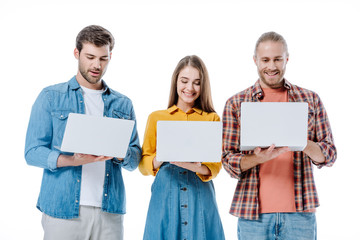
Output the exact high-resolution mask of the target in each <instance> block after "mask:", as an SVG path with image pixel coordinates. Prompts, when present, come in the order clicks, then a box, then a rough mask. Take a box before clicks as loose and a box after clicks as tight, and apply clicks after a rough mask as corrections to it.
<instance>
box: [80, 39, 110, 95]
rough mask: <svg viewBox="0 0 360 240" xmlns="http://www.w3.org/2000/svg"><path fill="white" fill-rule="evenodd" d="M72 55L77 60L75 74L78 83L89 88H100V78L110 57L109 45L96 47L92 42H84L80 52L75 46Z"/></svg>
mask: <svg viewBox="0 0 360 240" xmlns="http://www.w3.org/2000/svg"><path fill="white" fill-rule="evenodd" d="M74 55H75V57H76V59H78V60H79V70H78V73H77V75H76V79H77V80H78V82H79V84H80V85H82V86H84V87H87V88H90V89H102V82H101V81H100V80H101V78H102V76H103V75H104V74H105V72H106V69H107V66H108V64H109V61H110V59H111V52H110V49H109V45H104V46H101V47H97V46H95V45H94V44H92V43H84V44H83V48H82V50H81V52H79V50H78V49H76V48H75V50H74Z"/></svg>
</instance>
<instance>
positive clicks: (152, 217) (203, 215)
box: [139, 55, 225, 240]
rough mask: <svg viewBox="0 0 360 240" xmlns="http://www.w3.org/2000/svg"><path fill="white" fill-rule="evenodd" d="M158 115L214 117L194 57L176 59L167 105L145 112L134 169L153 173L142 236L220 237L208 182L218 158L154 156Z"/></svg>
mask: <svg viewBox="0 0 360 240" xmlns="http://www.w3.org/2000/svg"><path fill="white" fill-rule="evenodd" d="M159 120H176V121H181V120H182V121H220V117H219V116H218V115H217V114H216V112H215V110H214V108H213V104H212V99H211V91H210V82H209V76H208V72H207V69H206V67H205V64H204V63H203V61H202V60H201V59H200V58H199V57H197V56H195V55H192V56H186V57H184V58H183V59H181V60H180V62H179V63H178V65H177V66H176V68H175V71H174V73H173V76H172V81H171V89H170V98H169V104H168V109H166V110H160V111H155V112H153V113H151V114H150V115H149V117H148V121H147V125H146V130H145V136H144V144H143V146H142V149H143V154H142V159H141V162H140V164H139V169H140V172H141V173H142V174H144V175H153V176H156V177H155V180H154V183H153V185H152V187H151V191H152V195H151V200H150V204H149V210H148V214H147V220H146V226H145V231H144V238H143V239H144V240H154V239H156V240H169V239H171V240H177V239H179V240H184V239H187V240H191V239H194V240H197V239H204V240H222V239H225V237H224V232H223V228H222V223H221V220H220V216H219V213H218V208H217V204H216V199H215V192H214V185H213V183H212V179H213V178H215V177H216V175H217V174H218V173H219V171H220V169H221V162H217V163H206V162H203V163H191V162H171V163H169V162H159V161H157V160H156V124H157V121H159ZM189 138H191V136H189ZM179 151H181V146H179ZM174 154H176V152H174Z"/></svg>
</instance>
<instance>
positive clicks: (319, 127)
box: [313, 95, 337, 168]
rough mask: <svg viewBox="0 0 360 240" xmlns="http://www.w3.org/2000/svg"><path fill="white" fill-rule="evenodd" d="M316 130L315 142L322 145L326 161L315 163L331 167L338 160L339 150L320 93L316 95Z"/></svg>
mask: <svg viewBox="0 0 360 240" xmlns="http://www.w3.org/2000/svg"><path fill="white" fill-rule="evenodd" d="M315 106H316V111H315V116H314V117H315V130H316V135H315V139H313V141H314V142H316V143H317V144H318V146H319V147H320V149H321V151H322V153H323V155H324V157H325V162H323V163H315V162H314V164H315V165H316V166H317V167H318V168H321V167H323V166H327V167H331V166H332V165H333V164H334V163H335V160H336V156H337V152H336V147H335V144H334V139H333V135H332V132H331V127H330V122H329V119H328V116H327V113H326V110H325V107H324V105H323V103H322V101H321V99H320V97H319V96H318V95H315Z"/></svg>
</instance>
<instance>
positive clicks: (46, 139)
mask: <svg viewBox="0 0 360 240" xmlns="http://www.w3.org/2000/svg"><path fill="white" fill-rule="evenodd" d="M103 84H104V89H105V91H104V93H103V96H102V97H103V101H104V116H106V117H112V118H122V119H131V120H135V113H134V109H133V106H132V103H131V100H130V99H129V98H127V97H126V96H124V95H122V94H120V93H118V92H116V91H114V90H112V89H110V88H108V86H107V85H106V84H105V82H103ZM69 113H82V114H84V113H85V105H84V97H83V93H82V89H81V87H80V85H79V83H78V82H77V80H76V78H75V76H74V77H73V78H72V79H71V80H70V81H68V82H66V83H60V84H56V85H53V86H50V87H47V88H45V89H43V90H42V91H41V93H40V94H39V96H38V98H37V99H36V101H35V103H34V105H33V107H32V110H31V115H30V121H29V126H28V130H27V135H26V143H25V159H26V162H27V163H28V164H29V165H33V166H37V167H41V168H43V169H44V173H43V179H42V184H41V190H40V195H39V198H38V202H37V208H38V209H39V210H40V211H42V212H44V213H45V214H47V215H50V216H52V217H56V218H64V219H71V218H77V217H78V216H79V202H80V186H81V171H82V166H77V167H61V168H57V159H58V157H59V155H60V154H66V153H62V152H60V151H59V150H58V147H59V146H61V143H62V138H63V135H64V130H65V126H66V121H67V117H68V115H69ZM140 158H141V148H140V144H139V138H138V133H137V129H136V122H135V126H134V130H133V133H132V136H131V139H130V143H129V148H128V151H127V154H126V157H125V158H124V160H122V161H119V160H118V159H116V158H113V159H112V160H108V161H106V164H105V171H106V172H105V180H104V189H103V199H102V210H103V211H105V212H109V213H116V214H125V211H126V209H125V204H126V199H125V188H124V182H123V178H122V173H121V168H122V167H123V168H125V169H127V170H130V171H132V170H134V169H136V168H137V166H138V164H139V161H140Z"/></svg>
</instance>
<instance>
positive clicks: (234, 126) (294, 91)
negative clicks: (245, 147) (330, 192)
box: [222, 80, 336, 220]
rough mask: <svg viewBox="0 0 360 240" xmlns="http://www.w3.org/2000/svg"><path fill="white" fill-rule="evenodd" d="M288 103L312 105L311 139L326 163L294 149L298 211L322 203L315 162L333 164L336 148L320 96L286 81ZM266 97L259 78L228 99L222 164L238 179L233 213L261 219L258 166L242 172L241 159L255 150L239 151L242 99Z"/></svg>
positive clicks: (224, 115) (253, 100) (310, 116)
mask: <svg viewBox="0 0 360 240" xmlns="http://www.w3.org/2000/svg"><path fill="white" fill-rule="evenodd" d="M284 87H285V88H286V89H287V90H288V96H289V102H307V103H308V104H309V116H308V139H309V140H312V141H314V142H316V143H317V144H318V145H319V147H320V148H321V150H322V152H323V154H324V156H325V162H324V163H321V164H317V163H315V162H312V161H311V159H310V158H309V157H308V156H307V155H306V154H304V153H303V152H294V184H295V186H294V189H295V206H296V211H297V212H302V211H306V210H309V209H314V208H316V207H318V206H319V199H318V195H317V192H316V187H315V182H314V176H313V171H312V163H313V164H315V165H317V166H318V167H319V168H321V167H322V166H329V167H330V166H332V165H333V164H334V162H335V160H336V148H335V145H334V141H333V136H332V133H331V128H330V123H329V120H328V118H327V114H326V111H325V108H324V106H323V104H322V102H321V100H320V98H319V96H318V95H317V94H316V93H314V92H312V91H309V90H307V89H304V88H300V87H298V86H296V85H292V84H290V83H289V82H288V81H286V80H285V81H284ZM262 97H263V91H262V89H261V87H260V80H258V81H257V82H256V83H255V85H253V86H251V87H249V88H247V89H245V90H244V91H242V92H240V93H238V94H236V95H234V96H232V97H231V98H229V99H228V100H227V102H226V105H225V108H224V113H223V154H222V163H223V166H224V168H225V170H226V171H227V172H228V173H229V174H230V176H231V177H233V178H236V179H237V180H238V184H237V186H236V191H235V194H234V198H233V201H232V204H231V209H230V213H231V214H232V215H234V216H236V217H240V218H245V219H250V220H256V219H258V218H259V192H258V191H259V166H256V167H253V168H251V169H249V170H247V171H244V172H241V170H240V161H241V158H242V157H243V156H244V155H246V154H250V153H252V152H250V151H240V149H239V147H240V125H241V123H240V107H241V103H242V102H259V101H260V99H261V98H262Z"/></svg>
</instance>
